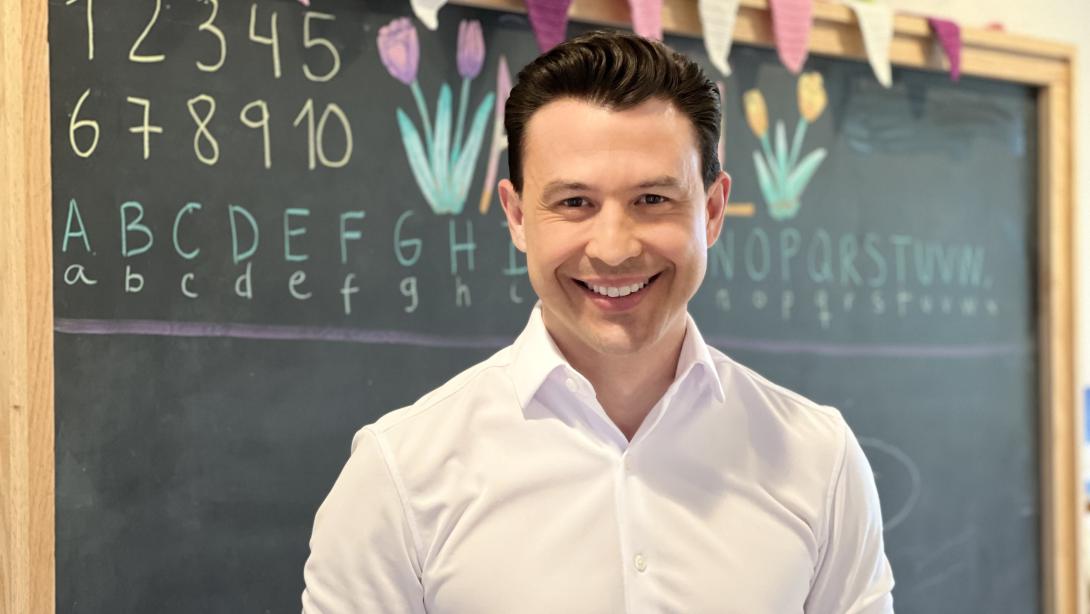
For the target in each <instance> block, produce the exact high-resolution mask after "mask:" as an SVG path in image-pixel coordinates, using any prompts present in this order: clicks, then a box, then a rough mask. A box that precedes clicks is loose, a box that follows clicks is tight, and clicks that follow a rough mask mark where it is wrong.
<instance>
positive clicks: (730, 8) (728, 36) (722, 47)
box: [699, 0, 741, 77]
mask: <svg viewBox="0 0 1090 614" xmlns="http://www.w3.org/2000/svg"><path fill="white" fill-rule="evenodd" d="M740 3H741V2H740V0H700V4H699V8H700V23H701V24H702V25H703V27H704V48H705V49H707V51H708V59H710V60H711V61H712V64H714V65H715V67H716V68H718V69H719V72H721V73H723V75H724V76H727V77H729V76H730V64H728V63H727V57H728V56H730V43H731V40H733V39H734V21H735V19H736V18H737V17H738V5H739V4H740Z"/></svg>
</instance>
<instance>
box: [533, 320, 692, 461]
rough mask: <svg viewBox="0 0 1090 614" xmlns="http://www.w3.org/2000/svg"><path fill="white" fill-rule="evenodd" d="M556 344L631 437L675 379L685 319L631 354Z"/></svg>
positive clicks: (610, 417)
mask: <svg viewBox="0 0 1090 614" xmlns="http://www.w3.org/2000/svg"><path fill="white" fill-rule="evenodd" d="M554 339H555V340H556V341H557V346H558V347H559V348H560V351H561V353H563V354H564V357H565V358H567V359H568V362H569V363H571V366H572V367H573V368H574V369H575V370H576V371H578V372H579V373H581V374H582V375H583V377H586V378H587V380H588V381H590V383H591V385H592V386H594V392H595V394H596V395H597V397H598V402H599V403H601V405H602V409H604V410H605V412H606V415H607V416H609V419H610V420H612V421H613V423H614V424H616V425H617V428H618V429H620V431H621V433H623V434H624V436H625V438H626V439H628V440H629V441H631V440H632V437H633V436H634V435H635V434H636V431H637V430H638V429H639V428H640V425H641V424H643V421H644V419H645V418H646V417H647V414H649V413H651V409H652V408H654V407H655V404H656V403H658V401H659V399H661V398H662V396H663V395H664V394H666V390H667V389H668V388H669V387H670V384H672V383H673V382H674V376H675V374H676V373H677V364H678V360H679V358H680V356H681V347H682V345H683V343H684V341H685V326H684V323H682V324H681V326H679V327H677V330H676V331H671V333H670V334H668V335H666V336H665V337H664V338H663V339H660V340H659V341H657V342H656V343H654V344H653V345H651V346H649V347H645V348H642V349H640V350H639V351H637V352H633V353H631V354H603V353H600V352H594V351H586V349H584V351H577V350H576V348H573V347H565V345H568V344H564V343H562V342H561V341H560V340H559V339H556V337H555V336H554Z"/></svg>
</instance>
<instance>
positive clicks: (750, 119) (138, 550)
mask: <svg viewBox="0 0 1090 614" xmlns="http://www.w3.org/2000/svg"><path fill="white" fill-rule="evenodd" d="M314 4H315V6H314V7H313V9H314V10H313V11H308V9H306V8H304V7H302V6H300V5H299V4H298V3H296V2H288V1H287V0H284V1H281V2H271V1H263V2H257V3H236V2H231V3H227V2H224V3H223V4H222V5H221V4H219V3H217V2H214V1H213V2H208V1H201V0H173V1H172V2H169V3H162V2H161V1H160V0H146V1H144V2H139V3H134V2H125V3H123V2H121V1H120V0H112V1H111V0H98V1H97V2H93V5H92V2H91V0H77V1H76V2H71V3H70V2H67V1H65V0H50V3H49V39H50V56H51V57H50V87H51V101H52V102H51V113H52V121H51V123H52V151H53V166H52V177H53V203H52V207H53V211H52V213H53V219H54V282H53V283H54V292H55V301H54V305H55V330H56V333H57V334H56V337H55V372H56V405H55V415H56V433H55V434H56V448H55V449H56V458H55V468H56V531H57V533H56V598H57V600H56V603H57V611H59V612H85V611H90V612H98V611H121V612H143V611H156V612H194V611H206V612H272V611H277V612H280V611H296V610H297V609H298V607H299V593H300V591H301V590H302V566H303V562H304V561H305V558H306V556H307V552H308V551H307V540H308V538H309V533H310V528H311V525H312V521H313V516H314V512H315V510H316V509H317V506H318V504H319V503H320V502H321V500H322V498H323V497H324V496H325V494H326V493H327V492H328V490H329V488H330V486H331V485H332V483H333V480H334V478H335V476H336V475H337V473H338V471H339V470H340V468H341V466H342V465H343V463H344V461H345V459H346V457H347V453H348V445H349V440H350V437H351V435H352V433H353V432H354V431H355V430H356V429H357V428H359V427H360V426H362V425H363V424H366V423H368V422H371V421H373V420H374V419H376V418H377V417H379V416H380V415H382V414H384V413H386V412H387V411H390V410H391V409H394V408H397V407H399V406H402V405H405V404H408V403H410V402H412V401H413V400H415V399H416V398H418V397H419V396H420V395H421V394H423V393H425V392H426V391H428V390H430V389H431V388H433V387H435V386H437V385H439V384H440V383H442V382H443V381H445V379H446V378H448V377H450V376H451V375H453V374H455V373H457V372H458V371H460V370H462V369H463V368H465V367H466V366H468V365H470V364H472V363H474V362H476V361H478V360H480V359H482V358H484V357H485V356H487V355H488V354H490V353H491V352H493V351H495V350H496V349H498V348H500V347H502V346H503V345H505V344H506V343H508V342H509V341H510V340H511V339H513V337H514V336H515V335H516V334H517V332H518V331H519V330H521V327H522V326H523V324H524V323H525V320H526V317H527V315H528V313H529V310H530V307H531V306H532V304H533V302H534V297H533V293H532V290H531V288H530V286H529V283H528V281H527V278H526V275H525V269H524V264H525V261H524V259H523V258H522V256H521V255H520V254H518V253H516V252H515V251H514V250H513V248H512V246H511V245H510V242H509V239H508V236H507V231H506V228H505V227H504V225H503V217H502V215H501V212H500V211H499V210H498V209H499V205H498V201H497V199H496V197H495V195H494V194H493V195H491V196H489V195H487V194H484V193H483V192H484V189H483V188H482V186H484V185H486V183H487V181H486V179H487V178H486V174H487V172H488V166H489V163H490V162H491V161H492V159H493V158H496V160H497V162H498V168H499V172H500V176H502V175H503V173H505V172H506V157H505V155H503V154H502V153H501V154H500V155H499V156H498V157H496V156H495V155H494V153H493V152H494V151H495V147H494V146H493V145H494V143H495V140H494V123H493V122H494V117H495V111H494V109H495V105H496V104H497V103H499V102H501V101H502V94H503V91H502V87H501V84H500V81H501V79H500V78H499V76H498V75H499V74H500V73H501V72H503V70H502V69H503V66H501V61H500V60H501V57H503V58H504V62H505V64H506V67H507V68H508V70H509V72H510V74H512V75H513V74H514V73H516V72H517V70H518V68H519V67H521V66H522V65H524V64H525V63H526V62H528V61H529V60H530V59H532V58H533V57H534V56H535V55H536V45H535V42H534V37H533V35H532V34H531V32H530V29H529V25H528V23H527V21H526V18H525V16H522V15H514V14H506V13H502V12H497V11H490V10H481V9H470V8H466V7H459V6H448V7H446V8H444V9H443V10H442V11H441V12H440V23H439V28H438V30H437V31H429V30H427V29H426V28H425V27H423V25H422V24H420V23H419V22H417V21H414V22H412V23H413V24H414V28H415V31H416V33H417V40H418V44H419V68H418V71H417V72H416V74H415V83H416V85H415V86H413V87H410V86H409V85H406V84H405V83H403V82H402V81H401V80H399V79H398V78H397V77H396V76H395V75H398V76H401V77H402V78H404V79H405V80H406V81H410V82H412V79H411V78H408V77H409V76H410V75H407V71H408V68H407V67H406V66H405V65H404V63H401V64H399V63H398V58H401V59H404V58H405V57H408V56H397V57H395V58H394V59H393V60H390V63H391V67H390V68H388V67H387V65H386V64H384V62H383V60H382V57H381V54H380V50H379V43H378V37H379V33H380V29H381V28H383V27H384V26H387V25H388V24H391V23H392V22H394V20H395V19H398V18H401V17H406V16H410V13H409V8H408V6H407V5H406V3H403V2H394V1H392V0H390V1H368V2H359V1H350V0H323V1H321V2H315V3H314ZM462 19H469V20H479V21H480V23H481V25H482V29H483V40H484V41H485V48H486V53H485V55H484V58H483V66H482V67H481V69H480V72H479V74H476V75H475V77H474V78H472V79H469V80H468V85H467V86H466V89H465V92H466V94H465V98H464V99H463V97H462V91H463V82H466V81H467V79H465V78H463V76H462V75H461V73H460V70H461V72H466V69H465V67H464V66H463V67H461V68H460V67H459V60H458V54H457V53H456V49H457V44H458V43H457V41H458V30H459V21H460V20H462ZM588 27H589V26H587V25H582V24H573V25H572V27H571V29H570V31H569V33H575V32H578V31H582V30H585V29H587V28H588ZM388 32H389V31H388ZM92 33H93V36H92V35H91V34H92ZM401 34H402V35H404V36H408V34H407V31H401ZM667 42H668V43H670V44H672V45H674V46H675V47H676V48H678V49H680V50H682V51H684V52H686V53H689V54H691V55H692V56H694V57H696V58H698V59H699V60H700V61H701V63H702V64H703V65H704V66H705V69H706V70H708V71H709V74H714V73H713V71H714V69H713V68H712V66H711V64H710V63H709V62H707V58H706V56H705V55H704V51H703V46H702V44H701V43H700V41H698V40H694V39H688V38H672V37H668V38H667ZM403 49H408V47H404V48H403ZM471 63H472V62H471ZM731 63H732V66H733V69H734V72H733V74H732V76H731V77H730V78H729V79H724V91H725V92H726V99H725V108H724V110H725V122H724V141H723V145H724V151H725V157H724V161H725V167H726V169H727V170H728V171H729V172H730V173H731V174H732V176H733V178H734V192H733V194H732V201H734V203H733V205H732V208H731V217H730V218H729V219H728V220H727V225H726V228H725V230H724V234H723V236H722V238H721V240H720V242H719V243H718V244H717V245H716V246H715V247H713V248H712V250H711V251H710V254H709V270H708V276H707V279H706V281H705V283H704V285H703V287H702V288H701V290H700V292H699V293H698V295H697V296H696V298H695V299H694V300H693V302H692V304H691V311H692V313H693V315H694V317H695V318H696V320H697V321H698V323H699V324H700V326H701V328H702V330H703V331H704V333H705V336H706V337H707V338H708V340H709V341H710V342H711V343H712V344H713V345H715V346H717V347H719V348H721V349H723V350H724V351H726V352H728V353H729V354H731V355H732V356H733V357H735V358H736V359H738V360H740V361H741V362H743V363H745V364H747V365H749V366H751V367H753V368H755V369H756V370H757V371H758V372H760V373H762V374H764V375H766V376H768V377H769V378H771V379H772V380H774V381H777V382H779V383H781V384H783V385H786V386H788V387H790V388H792V389H794V390H797V391H799V392H801V393H802V394H805V395H807V396H810V397H812V398H814V399H815V400H818V401H820V402H822V403H828V404H832V405H835V406H837V407H838V408H839V409H840V410H841V411H842V412H843V413H844V415H845V417H846V418H847V420H848V422H849V423H850V424H851V426H852V427H853V429H854V430H855V432H856V433H857V435H858V436H859V437H860V440H861V442H862V443H863V445H864V449H865V450H866V453H867V456H868V458H869V460H870V462H871V464H872V466H873V467H874V470H875V473H876V478H877V484H878V490H879V493H880V496H881V500H882V505H883V515H884V518H885V523H886V525H885V529H886V540H887V550H888V554H889V557H890V560H891V562H892V565H893V569H894V574H895V576H896V579H897V587H896V589H895V590H894V596H895V600H896V604H897V611H898V612H899V613H901V614H906V613H907V614H913V613H925V612H926V613H928V614H931V613H937V612H970V611H973V612H977V611H986V612H995V613H1014V612H1018V613H1023V612H1029V611H1035V610H1036V609H1037V608H1038V604H1039V603H1040V599H1041V597H1040V593H1041V586H1040V579H1039V578H1040V575H1041V553H1040V552H1039V550H1040V540H1039V524H1040V522H1041V504H1040V500H1039V498H1040V497H1039V492H1038V482H1037V479H1036V476H1037V475H1038V460H1037V459H1038V458H1039V454H1038V449H1037V441H1038V423H1037V420H1036V407H1037V399H1038V383H1037V382H1038V378H1039V363H1040V360H1039V356H1038V345H1039V344H1038V340H1037V333H1036V330H1037V324H1038V318H1039V316H1038V313H1037V311H1036V301H1035V296H1036V292H1037V283H1038V279H1037V270H1038V257H1039V256H1038V246H1037V244H1036V240H1035V237H1036V233H1037V224H1036V219H1037V218H1036V212H1035V208H1034V202H1035V197H1036V194H1037V181H1038V179H1037V176H1036V168H1037V151H1036V143H1037V134H1036V124H1035V118H1036V102H1035V100H1036V98H1035V91H1034V90H1033V89H1032V88H1028V87H1025V86H1021V85H1015V84H1010V83H1003V82H999V81H990V80H981V79H974V78H962V80H961V81H960V82H959V83H952V82H950V80H949V78H948V77H947V76H946V75H944V74H939V73H931V72H924V71H917V70H902V69H895V70H894V86H893V87H892V88H891V89H889V90H886V89H883V88H882V87H881V86H880V85H879V84H878V83H877V82H876V80H875V79H874V77H873V76H872V74H871V72H870V69H869V67H868V66H867V65H866V64H864V63H861V62H855V61H848V60H843V59H833V58H822V57H811V58H810V60H809V61H808V63H807V67H806V69H807V71H815V72H817V73H819V74H820V75H822V77H823V84H822V85H820V86H819V87H820V88H821V91H824V92H825V93H826V95H827V99H828V103H827V106H822V105H820V104H817V103H815V98H814V94H813V93H812V92H813V90H808V91H809V92H810V93H809V94H805V95H804V96H802V97H800V96H799V95H798V94H797V91H798V90H797V87H798V80H797V79H796V77H794V76H793V75H791V74H790V73H788V72H787V71H786V69H784V68H783V67H782V66H781V65H780V64H779V62H778V60H777V59H776V56H775V53H774V52H773V51H771V50H768V49H763V48H755V47H748V46H745V45H736V46H735V48H734V49H733V51H732V54H731ZM470 72H472V71H470ZM444 83H446V84H448V86H449V89H450V92H451V93H450V105H451V118H452V119H451V120H450V123H449V124H448V125H447V128H446V129H448V130H454V131H456V132H458V134H459V135H460V136H461V138H460V139H451V140H452V141H453V142H457V143H458V144H459V146H461V147H464V148H465V150H464V151H466V152H468V151H470V150H471V149H473V148H474V147H477V148H478V149H479V152H478V157H477V159H476V160H473V161H471V162H472V163H469V162H467V163H466V164H464V165H463V166H462V173H463V175H457V174H456V173H455V172H454V171H450V172H451V173H452V175H451V176H452V177H462V179H461V181H462V182H463V183H465V182H467V181H468V183H465V186H466V187H463V188H462V189H459V190H452V191H451V193H450V194H445V195H443V196H442V197H441V198H439V197H436V196H435V195H431V196H430V197H428V196H425V194H424V193H423V192H422V190H421V188H420V184H419V182H418V180H417V178H416V176H415V175H414V170H413V168H412V167H411V165H410V162H409V157H408V156H407V154H406V145H405V143H406V139H405V138H404V135H405V134H406V128H405V126H404V123H403V122H401V123H399V119H398V117H399V114H404V116H405V117H406V118H407V119H408V121H410V122H412V123H413V125H414V127H415V129H416V130H417V131H419V132H421V133H423V131H424V128H423V125H422V120H421V114H420V112H419V106H418V99H417V92H419V94H420V101H421V102H422V103H423V105H424V106H425V107H426V109H427V113H428V115H429V116H431V117H432V118H435V117H436V110H435V109H436V106H437V104H438V101H439V99H440V98H441V97H442V96H441V95H440V91H441V86H442V85H443V84H444ZM813 85H814V84H813V82H808V86H813ZM414 87H415V88H418V90H414ZM752 91H758V92H760V93H761V99H762V100H763V101H764V111H763V113H762V112H761V111H760V109H759V108H758V106H759V105H757V104H756V102H754V101H756V96H755V95H752V96H750V97H749V98H748V100H750V101H751V102H753V105H751V107H750V109H749V111H748V113H747V110H746V105H745V104H744V102H743V101H744V99H745V98H744V96H743V95H744V93H745V92H752ZM800 105H801V107H800ZM815 105H816V107H815ZM462 108H465V110H466V113H465V115H466V117H465V119H464V123H463V130H462V131H458V130H457V128H456V123H457V116H458V115H459V110H460V109H462ZM482 109H484V110H483V111H482ZM145 113H147V115H146V116H145ZM477 114H481V115H482V116H484V120H482V122H481V123H479V124H478V123H476V122H475V118H476V117H477ZM145 117H146V119H145ZM762 119H763V122H762ZM781 122H782V123H783V125H784V128H783V136H780V128H779V127H778V124H779V123H781ZM434 124H435V125H434V126H433V127H434V128H435V130H436V132H438V131H439V129H440V121H438V120H436V121H435V122H434ZM800 131H804V132H805V133H804V134H803V135H802V137H800V140H799V143H800V145H799V147H798V151H797V155H792V153H791V149H792V148H793V147H794V139H795V137H796V136H798V135H799V132H800ZM474 134H476V136H474ZM762 134H763V135H764V138H765V139H766V142H765V143H762V140H761V139H760V138H759V135H762ZM474 139H476V140H477V141H479V143H478V145H476V146H474V145H473V141H474ZM766 146H767V147H768V150H767V152H766V151H765V147H766ZM819 151H824V153H816V152H819ZM781 158H782V159H781ZM785 161H786V162H785ZM792 162H793V164H792ZM778 165H779V166H783V167H784V168H785V169H786V170H791V169H795V170H798V169H799V168H803V166H804V165H805V166H806V167H807V168H808V169H809V170H806V169H804V170H806V175H807V177H805V178H804V177H802V174H803V173H802V172H799V173H796V174H792V175H791V176H788V175H787V173H786V172H781V171H779V170H777V169H778V167H779V166H778ZM762 167H763V170H762ZM466 168H468V169H469V171H466V170H465V169H466ZM465 173H468V179H465ZM452 181H454V180H453V179H452ZM482 197H483V200H484V205H482V204H481V201H482ZM482 209H484V211H483V212H482Z"/></svg>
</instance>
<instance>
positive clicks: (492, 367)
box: [364, 346, 514, 433]
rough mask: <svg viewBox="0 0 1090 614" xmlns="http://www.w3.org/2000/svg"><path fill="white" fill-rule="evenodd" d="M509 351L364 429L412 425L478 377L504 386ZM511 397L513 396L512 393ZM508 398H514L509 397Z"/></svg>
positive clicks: (386, 429) (384, 429)
mask: <svg viewBox="0 0 1090 614" xmlns="http://www.w3.org/2000/svg"><path fill="white" fill-rule="evenodd" d="M511 351H512V347H511V346H507V347H505V348H503V349H501V350H500V351H498V352H496V353H495V354H493V355H492V356H490V357H488V358H486V359H485V360H482V361H481V362H479V363H477V364H475V365H473V366H471V367H469V368H468V369H466V370H465V371H462V372H461V373H459V374H457V375H455V376H454V377H452V378H450V379H449V380H447V381H446V383H444V384H442V385H441V386H439V387H438V388H435V389H434V390H432V391H430V392H428V393H426V394H425V395H424V396H422V397H420V398H419V399H417V401H416V402H415V403H413V404H412V405H408V406H405V407H401V408H398V409H395V410H393V411H391V412H389V413H387V414H385V415H384V416H382V417H381V418H379V419H378V420H376V421H375V422H373V423H372V424H369V425H367V426H365V427H364V428H366V429H370V430H372V431H373V432H376V433H386V432H389V431H391V430H393V429H396V428H398V427H399V426H403V425H405V424H406V423H408V422H411V421H414V420H415V419H416V418H419V417H422V416H426V415H427V414H429V413H432V412H434V411H435V410H436V409H439V408H443V407H446V406H448V405H449V402H450V401H452V400H453V399H455V398H457V397H458V396H459V395H462V394H466V393H469V392H472V391H473V390H474V388H475V384H477V383H479V382H480V380H481V378H482V377H485V376H487V375H491V374H493V371H496V372H498V373H500V374H502V377H503V380H504V381H505V382H506V381H507V374H506V373H505V372H504V369H505V368H506V367H507V365H508V364H509V363H510V362H511ZM513 394H514V392H512V395H513ZM512 398H514V397H513V396H512Z"/></svg>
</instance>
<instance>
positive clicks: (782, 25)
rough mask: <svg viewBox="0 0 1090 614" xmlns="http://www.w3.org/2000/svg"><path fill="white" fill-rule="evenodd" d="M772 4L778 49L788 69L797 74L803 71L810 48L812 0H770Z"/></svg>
mask: <svg viewBox="0 0 1090 614" xmlns="http://www.w3.org/2000/svg"><path fill="white" fill-rule="evenodd" d="M770 5H771V7H772V34H773V36H774V37H775V38H776V51H777V52H778V53H779V55H780V61H781V62H783V65H784V66H786V67H787V70H790V71H791V72H792V73H794V74H796V75H797V74H799V73H800V72H802V65H803V64H805V63H806V56H807V54H808V53H809V48H810V26H811V25H812V24H813V12H812V9H813V6H812V5H811V0H770Z"/></svg>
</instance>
